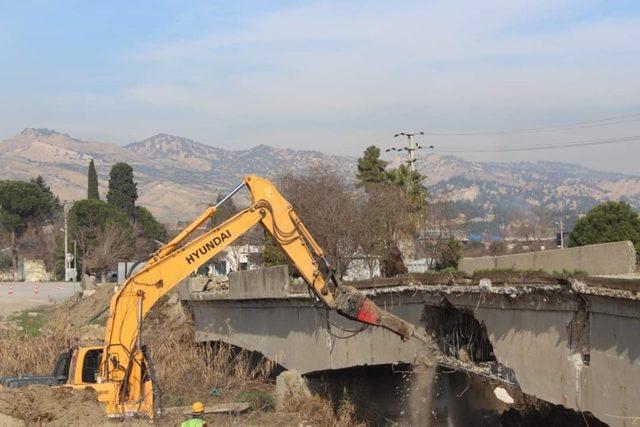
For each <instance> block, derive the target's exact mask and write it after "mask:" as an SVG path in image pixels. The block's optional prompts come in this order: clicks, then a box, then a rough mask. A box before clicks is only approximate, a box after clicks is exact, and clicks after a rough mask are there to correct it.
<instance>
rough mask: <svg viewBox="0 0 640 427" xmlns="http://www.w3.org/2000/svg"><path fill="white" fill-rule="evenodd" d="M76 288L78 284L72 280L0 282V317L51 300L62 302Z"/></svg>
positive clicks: (77, 288)
mask: <svg viewBox="0 0 640 427" xmlns="http://www.w3.org/2000/svg"><path fill="white" fill-rule="evenodd" d="M36 285H37V286H38V292H37V293H36ZM10 289H11V291H12V293H10V292H9V290H10ZM78 290H80V285H79V284H78V283H73V282H66V283H65V282H44V283H35V282H0V317H5V316H7V315H8V314H11V313H13V312H15V311H20V310H26V309H29V308H33V307H38V306H40V305H44V304H51V303H52V302H62V301H64V300H66V299H67V298H69V297H70V296H71V295H73V294H74V292H76V291H78Z"/></svg>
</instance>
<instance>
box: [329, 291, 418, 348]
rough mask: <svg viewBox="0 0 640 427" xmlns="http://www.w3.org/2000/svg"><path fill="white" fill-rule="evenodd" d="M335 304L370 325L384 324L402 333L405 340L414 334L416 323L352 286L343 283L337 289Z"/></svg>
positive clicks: (346, 314)
mask: <svg viewBox="0 0 640 427" xmlns="http://www.w3.org/2000/svg"><path fill="white" fill-rule="evenodd" d="M335 306H336V310H338V312H340V313H341V314H343V315H345V316H347V317H349V318H351V319H353V320H358V321H360V322H364V323H368V324H370V325H376V326H382V327H383V328H386V329H388V330H390V331H391V332H393V333H396V334H398V335H400V337H402V339H403V340H404V341H406V340H408V339H410V338H411V337H412V336H414V331H415V326H414V325H412V324H411V323H409V322H407V321H405V320H402V319H401V318H399V317H397V316H394V315H393V314H391V313H389V312H388V311H386V310H383V309H381V308H380V307H378V306H377V305H376V303H374V302H373V301H371V300H370V299H369V298H367V297H366V296H365V295H364V294H363V293H362V292H360V291H358V290H357V289H355V288H354V287H352V286H344V285H342V286H339V287H338V288H337V289H336V295H335Z"/></svg>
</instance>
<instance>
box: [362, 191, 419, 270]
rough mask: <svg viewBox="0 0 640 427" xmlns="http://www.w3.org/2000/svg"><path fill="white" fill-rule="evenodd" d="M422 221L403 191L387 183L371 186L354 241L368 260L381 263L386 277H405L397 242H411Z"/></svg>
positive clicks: (363, 205) (363, 203)
mask: <svg viewBox="0 0 640 427" xmlns="http://www.w3.org/2000/svg"><path fill="white" fill-rule="evenodd" d="M421 221H422V220H421V217H420V215H419V213H417V212H415V210H414V208H413V206H412V205H411V202H410V200H409V198H408V197H407V194H406V193H405V192H404V191H403V190H402V189H401V188H400V187H398V186H395V185H391V184H388V183H380V184H370V185H369V186H368V190H367V193H366V195H365V199H364V201H363V202H362V203H361V204H360V206H359V213H358V216H357V221H356V222H357V227H356V230H357V232H356V233H355V237H354V238H355V241H356V246H357V248H358V249H359V250H360V251H361V252H363V253H364V255H367V259H370V260H371V261H373V260H374V259H378V260H382V264H383V265H382V273H383V275H388V274H391V275H396V274H402V272H403V271H404V270H406V269H403V268H401V267H400V264H401V263H402V265H403V266H404V261H403V260H402V256H401V254H400V250H399V249H398V242H399V241H400V240H402V239H405V238H409V239H411V240H412V239H413V236H414V235H415V232H416V230H417V228H418V226H419V224H420V223H421ZM398 254H400V257H398ZM371 257H373V258H371ZM385 263H386V267H385ZM371 267H372V266H369V268H370V269H371V271H373V269H372V268H371Z"/></svg>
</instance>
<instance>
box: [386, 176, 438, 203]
mask: <svg viewBox="0 0 640 427" xmlns="http://www.w3.org/2000/svg"><path fill="white" fill-rule="evenodd" d="M424 178H425V177H424V176H422V175H421V174H420V173H419V172H417V171H415V170H411V168H409V167H408V166H407V165H400V166H399V167H398V168H396V169H392V170H391V171H389V172H388V173H387V180H388V181H389V182H391V183H393V184H395V185H397V186H399V187H400V188H402V189H403V190H404V191H405V192H406V193H407V196H408V197H409V200H411V204H412V205H413V206H414V207H415V208H416V209H421V208H424V207H425V206H426V204H427V197H428V196H429V194H428V193H427V189H426V188H424V186H423V185H422V181H424Z"/></svg>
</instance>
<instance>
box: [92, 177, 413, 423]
mask: <svg viewBox="0 0 640 427" xmlns="http://www.w3.org/2000/svg"><path fill="white" fill-rule="evenodd" d="M242 187H246V188H247V189H248V190H249V192H250V194H251V198H252V203H251V206H250V207H248V208H247V209H244V210H242V211H240V212H239V213H238V214H236V215H234V216H233V217H231V218H229V219H227V220H226V221H224V222H223V223H222V224H220V225H218V226H216V227H214V228H212V229H211V230H209V231H207V232H205V233H203V234H201V235H199V236H197V237H192V234H193V233H194V231H195V230H196V229H198V228H199V227H200V226H201V225H202V224H204V223H205V222H206V221H207V220H209V219H210V218H211V217H212V216H213V215H214V214H215V213H216V210H217V206H214V207H210V208H208V209H207V210H206V211H205V212H204V213H203V214H202V215H200V216H199V217H198V218H197V219H196V220H194V221H193V222H192V223H191V224H190V225H189V226H187V227H186V228H185V229H184V230H183V231H182V232H181V233H180V234H178V235H177V236H176V237H175V238H173V239H172V240H171V241H170V242H169V243H167V244H166V245H164V246H163V247H161V248H160V249H158V251H157V252H156V253H155V254H154V255H153V256H152V258H151V259H150V260H149V261H148V262H147V264H146V265H145V266H144V267H143V268H142V269H141V270H139V271H138V272H136V273H135V274H133V275H132V276H131V277H129V279H128V280H127V281H126V282H125V283H124V284H123V285H122V286H121V287H120V289H119V290H117V292H116V293H115V294H114V295H113V297H112V299H111V303H110V311H109V318H108V321H107V328H106V337H105V343H104V347H103V349H102V358H101V364H100V374H99V378H98V381H97V382H98V383H99V384H98V385H97V389H99V395H100V396H99V397H100V400H101V401H104V402H105V403H106V404H107V412H108V413H109V414H110V415H112V416H121V415H128V414H146V415H148V416H150V417H152V416H153V414H154V398H153V390H154V389H153V384H152V383H153V381H152V378H153V374H152V366H151V365H150V364H149V360H148V355H147V353H146V351H145V348H144V346H143V345H142V342H141V327H142V323H143V320H144V318H145V316H146V315H147V313H148V312H149V310H150V309H151V307H153V305H154V304H155V303H156V302H157V301H158V299H160V298H161V297H162V296H163V295H165V294H166V293H167V292H169V291H170V290H171V289H173V288H174V287H175V286H176V285H177V284H178V283H179V282H180V281H182V280H183V279H184V278H186V277H187V276H189V274H191V273H192V272H193V271H195V270H197V269H198V267H200V266H202V265H204V264H205V263H207V262H208V261H210V260H211V258H213V257H214V256H215V255H216V254H218V253H220V252H221V251H222V250H223V249H224V248H225V247H227V246H229V245H230V244H231V243H233V242H234V241H235V240H236V239H237V238H238V237H240V236H242V235H243V234H244V233H246V232H247V231H248V230H249V229H251V228H252V227H253V226H255V225H256V224H260V225H262V227H264V229H265V231H266V232H267V233H268V234H269V235H270V236H271V237H272V238H273V240H274V241H275V242H276V243H277V244H278V245H279V246H280V248H281V249H282V251H283V252H284V253H285V254H286V255H287V257H288V258H289V260H290V261H291V262H292V263H293V265H294V266H295V268H296V269H297V270H298V271H299V272H300V275H301V276H302V277H303V278H304V280H305V282H306V283H307V285H308V286H309V288H310V289H311V291H312V292H313V294H314V295H315V297H317V298H318V299H319V300H320V301H321V302H322V303H324V304H325V305H326V306H327V307H328V308H330V309H333V310H336V311H338V312H339V313H341V314H342V315H344V316H346V317H349V318H351V319H354V320H358V321H360V322H363V323H367V324H372V325H377V326H382V327H384V328H386V329H388V330H390V331H392V332H394V333H396V334H398V335H400V336H401V337H402V338H403V339H409V338H410V337H411V336H412V335H413V333H414V326H413V325H412V324H410V323H408V322H405V321H404V320H402V319H400V318H398V317H396V316H393V315H392V314H390V313H388V312H386V311H385V310H382V309H381V308H379V307H378V306H377V305H376V304H375V303H373V302H372V301H371V300H369V299H368V298H366V297H365V296H364V295H363V294H362V293H360V292H359V291H357V290H356V289H354V288H352V287H349V286H342V285H340V283H339V282H338V280H337V278H336V276H335V274H334V272H333V269H332V268H331V265H330V264H329V263H328V262H327V260H326V259H325V257H324V253H323V251H322V249H321V248H320V246H319V245H318V243H317V242H316V241H315V239H314V238H313V237H312V236H311V234H310V233H309V231H308V230H307V228H306V227H305V225H304V223H303V222H302V220H301V219H300V218H299V217H298V215H297V214H296V212H295V211H294V210H293V207H292V206H291V204H290V203H289V202H287V201H286V200H285V199H284V198H283V197H282V195H281V194H280V193H279V192H278V190H277V189H276V188H275V186H274V185H273V184H272V183H271V182H269V181H268V180H266V179H264V178H260V177H257V176H247V177H246V178H245V179H244V182H243V184H241V185H239V186H238V187H236V188H235V189H234V190H233V191H232V192H231V193H230V194H229V196H227V198H228V197H231V196H232V195H233V194H234V193H235V192H236V191H238V190H239V189H240V188H242ZM227 198H225V200H226V199H227ZM222 202H224V200H223V201H222ZM222 202H221V203H222ZM218 206H219V205H218ZM189 238H191V239H190V240H189ZM156 403H157V402H156Z"/></svg>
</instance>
